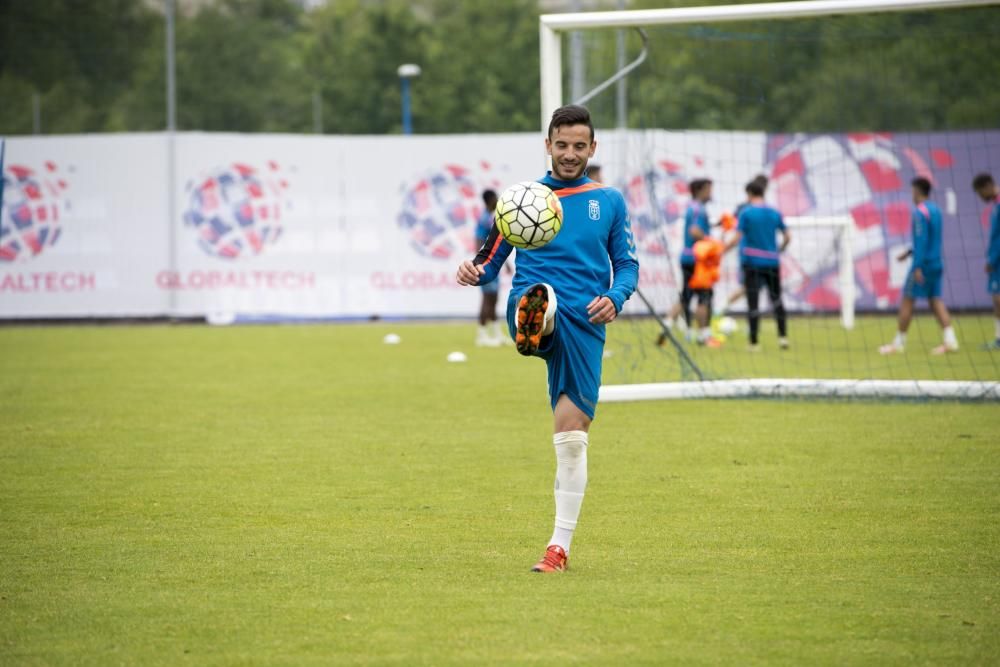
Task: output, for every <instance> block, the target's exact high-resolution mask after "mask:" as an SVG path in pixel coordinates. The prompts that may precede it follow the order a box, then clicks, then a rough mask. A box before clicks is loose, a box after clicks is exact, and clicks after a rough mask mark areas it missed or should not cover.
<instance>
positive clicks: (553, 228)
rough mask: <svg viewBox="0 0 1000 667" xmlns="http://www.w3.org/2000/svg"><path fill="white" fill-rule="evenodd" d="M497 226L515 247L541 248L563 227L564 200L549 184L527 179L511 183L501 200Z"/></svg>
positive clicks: (497, 213)
mask: <svg viewBox="0 0 1000 667" xmlns="http://www.w3.org/2000/svg"><path fill="white" fill-rule="evenodd" d="M494 215H495V220H496V223H497V229H499V230H500V234H501V235H502V236H503V237H504V240H506V241H507V243H509V244H511V245H512V246H514V247H515V248H523V249H525V250H532V249H534V248H541V247H542V246H544V245H546V244H547V243H549V242H550V241H552V239H554V238H555V237H556V234H558V233H559V230H560V229H561V228H562V216H563V214H562V204H560V203H559V197H557V196H556V193H555V192H553V191H552V190H551V189H550V188H549V187H548V186H545V185H542V184H541V183H536V182H535V181H523V182H521V183H515V184H514V185H512V186H510V187H509V188H507V189H506V190H504V191H503V193H502V194H501V195H500V198H499V199H498V200H497V210H496V213H495V214H494Z"/></svg>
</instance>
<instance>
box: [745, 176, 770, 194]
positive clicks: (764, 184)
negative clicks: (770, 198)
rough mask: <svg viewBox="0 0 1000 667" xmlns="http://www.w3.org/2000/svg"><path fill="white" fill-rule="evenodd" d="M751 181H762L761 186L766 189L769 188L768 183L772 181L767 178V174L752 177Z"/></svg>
mask: <svg viewBox="0 0 1000 667" xmlns="http://www.w3.org/2000/svg"><path fill="white" fill-rule="evenodd" d="M750 182H751V183H760V187H762V188H764V189H765V190H767V184H768V183H769V182H770V181H768V180H767V176H765V175H764V174H757V175H756V176H754V177H753V178H752V179H750Z"/></svg>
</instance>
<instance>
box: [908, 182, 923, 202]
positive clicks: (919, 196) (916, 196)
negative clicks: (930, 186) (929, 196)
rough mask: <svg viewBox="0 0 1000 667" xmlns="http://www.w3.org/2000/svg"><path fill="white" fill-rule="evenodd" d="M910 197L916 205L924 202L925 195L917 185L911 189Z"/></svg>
mask: <svg viewBox="0 0 1000 667" xmlns="http://www.w3.org/2000/svg"><path fill="white" fill-rule="evenodd" d="M910 196H912V197H913V203H914V204H919V203H920V202H922V201H923V200H924V194H923V193H922V192H921V191H920V190H918V189H917V186H915V185H914V186H913V187H912V188H910Z"/></svg>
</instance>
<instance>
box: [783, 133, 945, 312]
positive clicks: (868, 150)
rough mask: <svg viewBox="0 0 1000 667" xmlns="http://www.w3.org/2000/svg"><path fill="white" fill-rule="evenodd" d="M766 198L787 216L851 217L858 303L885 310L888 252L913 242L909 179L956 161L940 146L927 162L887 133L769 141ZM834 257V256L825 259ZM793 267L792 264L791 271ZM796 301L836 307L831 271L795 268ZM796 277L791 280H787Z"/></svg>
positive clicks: (894, 293) (895, 292) (891, 296)
mask: <svg viewBox="0 0 1000 667" xmlns="http://www.w3.org/2000/svg"><path fill="white" fill-rule="evenodd" d="M767 163H768V164H767V167H766V172H765V173H767V174H768V175H769V177H770V179H771V182H770V184H769V186H768V199H769V200H771V201H772V202H773V203H774V204H775V205H776V206H777V208H778V209H779V210H780V211H781V212H782V213H783V214H784V215H786V216H824V215H849V216H851V218H852V219H853V220H854V229H855V238H856V241H855V248H857V249H863V250H864V252H863V254H857V253H856V256H855V271H856V276H857V281H858V286H859V288H860V290H859V294H858V297H859V300H858V305H862V306H869V307H870V306H878V307H885V306H888V305H890V304H892V303H895V302H896V301H897V300H898V298H899V292H900V286H899V285H894V284H893V281H892V280H891V273H892V264H893V263H894V261H895V260H894V258H893V257H891V256H890V254H891V253H892V250H893V248H895V247H896V246H899V245H902V244H908V243H909V242H910V215H911V207H912V199H911V193H910V181H911V180H912V179H913V178H915V177H917V176H924V177H927V178H929V179H930V180H931V182H932V183H933V182H934V169H938V170H942V169H949V168H951V167H952V165H953V164H954V159H953V157H952V155H951V153H950V152H949V151H948V150H947V149H945V148H931V149H930V150H929V151H928V152H927V158H926V159H925V157H924V156H923V155H921V153H920V152H918V151H917V150H916V149H914V148H912V147H909V146H906V145H905V144H903V143H901V142H900V141H897V140H896V138H895V137H894V136H893V135H891V134H872V133H868V134H847V135H775V136H772V137H769V139H768V147H767ZM830 259H831V260H832V258H830ZM792 268H793V270H797V269H796V267H792ZM798 269H801V270H800V271H799V272H800V273H802V274H803V280H802V281H800V282H801V285H800V286H799V289H798V293H797V294H796V295H795V296H796V298H798V299H800V300H801V301H802V302H804V303H808V304H811V305H812V306H815V307H817V308H832V307H836V306H837V305H838V304H839V297H838V296H837V294H838V290H837V287H836V281H837V276H836V273H837V271H836V267H835V266H834V264H833V262H832V261H831V262H828V263H827V264H826V265H824V266H817V267H798ZM791 278H793V280H794V276H791Z"/></svg>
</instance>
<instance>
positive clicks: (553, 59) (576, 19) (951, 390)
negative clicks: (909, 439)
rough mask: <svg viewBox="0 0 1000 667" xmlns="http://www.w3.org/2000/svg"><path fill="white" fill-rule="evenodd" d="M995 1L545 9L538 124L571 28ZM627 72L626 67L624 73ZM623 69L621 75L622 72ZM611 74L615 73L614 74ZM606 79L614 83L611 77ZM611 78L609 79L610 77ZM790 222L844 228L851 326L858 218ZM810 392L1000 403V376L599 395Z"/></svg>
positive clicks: (558, 77)
mask: <svg viewBox="0 0 1000 667" xmlns="http://www.w3.org/2000/svg"><path fill="white" fill-rule="evenodd" d="M997 4H1000V2H997V0H803V1H800V2H766V3H756V4H746V5H718V6H707V7H678V8H671V9H639V10H625V11H602V12H578V13H566V14H543V15H542V16H540V17H539V23H538V26H539V37H540V40H539V50H540V67H541V71H540V81H541V129H542V132H543V133H545V132H546V130H547V128H548V124H549V120H550V118H551V116H552V112H553V111H555V110H556V109H558V108H559V107H560V106H562V105H563V103H564V102H563V89H562V81H563V66H562V34H563V33H564V32H567V31H571V30H596V29H608V28H643V27H649V26H657V25H681V24H692V23H703V24H704V23H719V22H734V21H760V20H765V19H766V20H788V19H801V18H808V17H812V18H815V17H823V16H838V15H847V14H877V13H888V12H906V11H926V10H943V9H958V8H962V7H981V6H989V5H997ZM622 74H623V73H622ZM622 74H619V75H616V76H621V75H622ZM611 80H613V79H611ZM611 80H609V81H611ZM606 83H607V82H606ZM786 224H788V225H789V226H790V227H791V228H793V229H794V228H795V227H802V226H816V225H833V226H836V227H837V228H838V229H840V230H841V233H840V235H839V238H840V242H839V247H840V253H839V257H838V260H837V261H838V269H839V280H838V282H839V290H840V296H841V322H842V324H843V325H844V327H845V328H847V329H850V328H852V327H853V326H854V301H855V286H854V255H853V249H852V243H851V234H852V230H853V222H851V219H850V218H849V217H847V218H841V217H834V218H822V219H821V218H805V219H794V218H792V219H786ZM751 396H752V397H759V396H781V397H785V396H800V397H802V396H805V397H838V398H839V397H847V398H873V397H877V398H903V399H934V398H939V399H940V398H943V399H950V400H980V401H982V400H985V401H1000V382H941V381H918V380H902V381H886V380H822V379H794V380H791V379H778V378H765V379H758V380H731V381H722V382H711V381H709V382H704V381H703V382H693V383H690V382H664V383H654V384H643V385H618V386H605V387H602V388H601V400H602V401H630V400H632V401H634V400H650V399H668V398H743V397H751Z"/></svg>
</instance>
